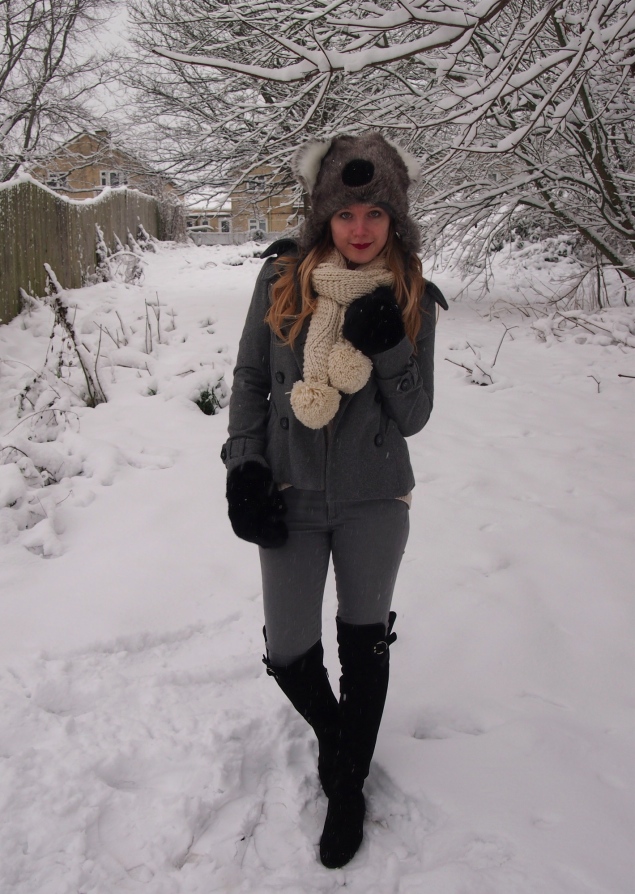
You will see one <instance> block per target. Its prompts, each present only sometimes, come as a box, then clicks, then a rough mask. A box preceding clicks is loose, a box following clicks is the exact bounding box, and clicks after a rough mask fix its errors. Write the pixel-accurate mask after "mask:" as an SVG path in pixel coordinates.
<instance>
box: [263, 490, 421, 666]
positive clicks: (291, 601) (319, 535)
mask: <svg viewBox="0 0 635 894" xmlns="http://www.w3.org/2000/svg"><path fill="white" fill-rule="evenodd" d="M284 497H285V501H286V504H287V514H286V516H285V521H286V523H287V526H288V528H289V538H288V540H287V542H286V543H285V545H284V546H282V547H280V548H279V549H262V548H261V549H260V567H261V570H262V587H263V596H264V610H265V627H266V630H267V648H268V652H269V658H270V660H271V663H272V664H273V665H275V666H277V667H283V666H285V665H288V664H291V662H292V661H294V660H295V659H296V658H298V657H299V656H300V655H303V654H304V653H305V652H307V651H308V650H309V649H310V648H311V646H313V645H314V643H316V642H317V641H318V640H319V639H320V638H321V636H322V598H323V596H324V587H325V584H326V575H327V572H328V567H329V559H330V557H331V555H332V556H333V568H334V570H335V583H336V588H337V602H338V610H337V614H338V617H339V618H341V620H342V621H345V622H346V623H347V624H378V623H381V624H387V623H388V613H389V611H390V604H391V602H392V594H393V590H394V588H395V581H396V579H397V572H398V571H399V565H400V564H401V559H402V556H403V553H404V550H405V548H406V542H407V540H408V533H409V530H410V520H409V517H408V514H409V509H408V506H407V504H406V503H405V502H404V501H403V500H363V501H359V502H336V503H327V501H326V499H325V495H324V492H323V491H310V490H296V488H293V487H290V488H287V489H286V490H285V491H284Z"/></svg>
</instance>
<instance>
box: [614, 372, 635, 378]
mask: <svg viewBox="0 0 635 894" xmlns="http://www.w3.org/2000/svg"><path fill="white" fill-rule="evenodd" d="M617 376H618V378H619V379H635V376H629V374H628V373H618V374H617Z"/></svg>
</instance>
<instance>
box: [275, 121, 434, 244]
mask: <svg viewBox="0 0 635 894" xmlns="http://www.w3.org/2000/svg"><path fill="white" fill-rule="evenodd" d="M291 166H292V169H293V173H294V175H295V176H296V178H297V179H298V180H299V181H300V183H301V184H302V185H303V186H304V188H305V189H306V190H307V192H308V193H309V195H310V197H311V212H310V214H309V216H308V217H307V219H306V220H305V222H304V224H303V226H302V230H301V232H300V247H301V249H302V251H303V252H304V253H306V252H308V251H309V250H310V249H311V248H312V247H313V246H314V245H315V244H316V243H317V242H318V241H319V240H320V238H321V236H322V233H323V231H324V226H325V224H326V223H327V222H328V221H330V219H331V218H332V217H333V215H334V214H335V212H336V211H339V210H340V209H341V208H345V207H347V206H348V205H354V204H356V203H362V204H368V205H379V206H380V207H383V208H385V209H386V211H388V213H389V214H390V215H391V217H392V219H393V221H394V224H395V230H396V232H397V234H398V236H399V238H400V240H401V243H402V245H403V247H404V249H405V250H406V251H407V252H416V251H418V250H419V248H420V245H421V235H420V232H419V227H418V226H417V224H416V223H415V221H414V220H413V219H412V218H411V217H410V215H409V214H408V188H409V187H410V186H411V185H412V184H414V183H416V182H417V180H418V179H419V175H420V166H419V162H418V161H417V159H416V158H415V157H414V156H413V155H410V153H409V152H406V150H405V149H402V148H401V147H400V146H397V145H395V144H394V143H390V142H389V141H388V140H386V139H385V138H384V137H383V136H382V135H381V134H380V133H377V132H376V131H369V132H367V133H365V134H362V135H360V136H357V137H352V136H341V137H333V139H332V140H326V141H324V142H322V141H318V140H309V141H308V142H307V143H304V144H303V145H302V146H300V147H299V149H297V150H296V152H295V153H294V156H293V159H292V162H291Z"/></svg>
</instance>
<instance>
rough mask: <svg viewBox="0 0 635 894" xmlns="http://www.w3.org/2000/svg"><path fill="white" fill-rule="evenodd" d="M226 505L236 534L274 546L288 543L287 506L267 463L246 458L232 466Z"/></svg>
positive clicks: (251, 540)
mask: <svg viewBox="0 0 635 894" xmlns="http://www.w3.org/2000/svg"><path fill="white" fill-rule="evenodd" d="M227 504H228V514H229V520H230V522H231V524H232V528H233V529H234V534H236V536H237V537H240V538H241V539H242V540H247V541H249V543H257V544H258V546H263V547H265V548H272V549H274V548H276V547H278V546H283V545H284V544H285V543H286V540H287V536H288V533H289V532H288V529H287V526H286V524H285V523H284V522H283V520H282V517H283V515H284V514H285V512H286V511H287V507H286V505H285V502H284V498H283V496H282V494H281V492H280V491H279V490H278V489H277V487H276V485H275V484H274V481H273V478H272V477H271V471H270V470H269V469H268V468H267V467H266V466H263V465H261V464H260V463H258V462H255V461H253V460H247V461H246V462H244V463H243V464H242V465H241V466H237V467H236V468H235V469H233V470H232V471H231V472H230V473H229V475H228V476H227Z"/></svg>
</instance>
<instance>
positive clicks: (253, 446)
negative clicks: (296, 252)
mask: <svg viewBox="0 0 635 894" xmlns="http://www.w3.org/2000/svg"><path fill="white" fill-rule="evenodd" d="M274 278H275V272H274V268H273V262H272V261H271V260H268V261H266V263H265V264H264V266H263V268H262V269H261V271H260V274H259V276H258V279H257V281H256V285H255V288H254V294H253V296H252V299H251V304H250V306H249V311H248V313H247V319H246V320H245V326H244V328H243V333H242V336H241V339H240V344H239V347H238V357H237V360H236V366H235V367H234V380H233V384H232V391H231V397H230V400H229V426H228V434H229V438H228V440H227V441H226V442H225V444H224V445H223V449H222V450H221V459H222V460H223V462H224V463H225V466H226V467H227V471H228V472H231V471H232V469H234V468H235V467H236V466H239V465H240V464H241V463H242V462H244V460H246V459H249V460H254V461H256V462H259V463H261V464H262V465H264V466H266V465H267V463H266V460H265V446H266V433H267V415H268V411H269V395H270V393H271V364H270V356H269V353H270V349H271V330H270V328H269V326H268V324H267V323H265V315H266V313H267V311H268V309H269V286H270V284H271V282H272V280H273V279H274Z"/></svg>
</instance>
